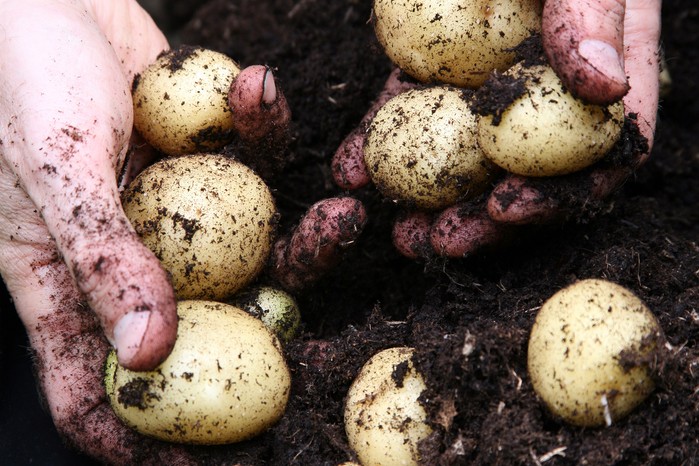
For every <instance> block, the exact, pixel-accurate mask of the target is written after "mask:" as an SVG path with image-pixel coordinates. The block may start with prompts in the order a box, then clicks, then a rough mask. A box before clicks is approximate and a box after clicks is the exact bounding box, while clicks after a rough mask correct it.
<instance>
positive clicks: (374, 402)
mask: <svg viewBox="0 0 699 466" xmlns="http://www.w3.org/2000/svg"><path fill="white" fill-rule="evenodd" d="M662 338H663V337H662V330H661V328H660V325H659V324H658V321H657V320H656V318H655V317H654V315H653V313H652V312H651V311H650V310H649V309H648V307H647V306H646V305H645V304H644V303H643V302H642V301H641V300H640V299H639V298H638V297H637V296H635V295H634V294H633V293H632V292H631V291H629V290H627V289H625V288H624V287H622V286H620V285H617V284H615V283H612V282H610V281H606V280H599V279H587V280H581V281H577V282H574V283H573V284H571V285H569V286H567V287H566V288H564V289H562V290H560V291H558V292H557V293H555V294H554V295H553V296H551V297H550V298H549V299H548V300H547V301H546V302H545V303H544V305H543V306H542V308H541V309H540V310H539V313H538V314H537V317H536V320H535V323H534V325H533V327H532V330H531V334H530V337H529V348H528V371H529V377H530V380H531V383H532V386H533V388H534V390H535V392H536V393H537V395H538V396H539V398H540V399H541V401H542V402H543V404H544V405H545V406H546V407H547V408H548V410H549V412H550V413H551V414H552V415H553V417H554V418H556V419H560V420H562V421H564V422H567V423H570V424H572V425H576V426H582V427H600V426H604V425H607V426H609V425H611V424H612V423H613V422H616V421H618V420H619V419H621V418H623V417H624V416H626V415H627V414H629V413H630V412H631V411H632V410H633V409H634V408H636V407H637V406H638V405H639V404H641V403H642V402H643V401H644V400H645V399H646V398H647V397H648V395H649V394H650V393H651V392H652V391H653V388H654V383H653V378H652V373H651V372H652V370H651V368H650V366H651V364H652V361H653V359H654V357H655V355H656V352H657V350H658V345H659V343H660V342H661V341H662ZM413 354H414V350H413V349H412V348H404V347H399V348H389V349H387V350H384V351H381V352H379V353H377V354H376V355H374V356H373V357H372V358H371V359H370V360H369V361H368V362H367V363H366V365H365V366H364V367H363V368H362V370H361V371H360V373H359V376H358V377H357V378H356V379H355V381H354V383H353V384H352V387H351V388H350V390H349V393H348V395H347V398H346V400H345V403H346V404H345V413H344V416H345V417H344V420H345V430H346V432H347V437H348V440H349V443H350V446H351V447H352V448H353V450H354V451H355V453H356V454H357V457H358V458H359V461H360V463H361V464H362V465H364V466H367V465H383V464H402V465H415V466H417V465H418V464H419V461H420V455H419V443H420V441H422V440H425V439H426V438H427V437H428V436H429V435H430V434H431V433H432V428H431V427H430V425H429V423H428V420H427V415H426V412H425V409H424V407H423V406H422V405H421V404H420V402H419V398H420V396H421V394H422V392H423V391H424V390H425V388H426V385H425V380H424V378H423V376H422V375H421V374H420V373H419V372H418V371H417V370H416V369H415V367H414V365H413V363H412V356H413Z"/></svg>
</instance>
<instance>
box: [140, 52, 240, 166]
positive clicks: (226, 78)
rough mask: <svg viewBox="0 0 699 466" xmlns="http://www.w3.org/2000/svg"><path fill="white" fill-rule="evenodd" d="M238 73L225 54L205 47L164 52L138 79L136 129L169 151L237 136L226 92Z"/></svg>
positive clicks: (201, 148)
mask: <svg viewBox="0 0 699 466" xmlns="http://www.w3.org/2000/svg"><path fill="white" fill-rule="evenodd" d="M239 72H240V68H239V66H238V64H237V63H236V62H235V61H233V60H232V59H231V58H229V57H228V56H227V55H225V54H222V53H219V52H214V51H213V50H208V49H204V48H201V47H191V46H181V47H180V48H178V49H174V50H169V51H167V52H164V53H162V54H161V55H160V56H159V57H158V59H157V60H156V61H155V63H153V64H152V65H150V66H149V67H148V68H146V70H144V71H143V72H142V73H141V74H140V75H139V76H137V77H136V79H135V80H134V84H133V89H132V93H133V102H134V126H135V128H136V130H137V131H138V132H139V134H141V136H143V138H144V139H145V140H146V141H147V142H148V143H149V144H150V145H152V146H153V147H155V148H156V149H158V150H160V151H161V152H163V153H165V154H167V155H182V154H192V153H195V152H206V151H214V150H217V149H219V148H221V147H223V146H224V145H226V144H227V143H229V142H230V141H231V140H232V139H233V135H234V133H233V126H234V121H233V114H232V112H231V110H230V108H229V106H228V91H229V89H230V86H231V83H232V82H233V80H234V79H235V77H236V76H237V75H238V73H239Z"/></svg>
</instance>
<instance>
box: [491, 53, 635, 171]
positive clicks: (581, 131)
mask: <svg viewBox="0 0 699 466" xmlns="http://www.w3.org/2000/svg"><path fill="white" fill-rule="evenodd" d="M504 75H505V78H506V79H507V78H513V79H516V80H524V81H525V86H526V90H525V92H524V93H523V94H522V95H521V96H520V97H519V98H517V99H516V100H515V101H514V102H512V103H511V104H510V105H509V106H508V107H507V108H506V109H505V110H504V111H503V112H502V114H501V120H500V122H499V123H498V124H497V125H496V124H495V123H494V118H493V116H492V115H487V116H481V117H480V118H479V121H478V143H479V144H480V147H481V148H482V150H483V152H484V153H485V155H486V156H487V157H488V158H489V159H490V160H491V161H492V162H493V163H495V164H496V165H498V166H500V167H502V168H504V169H505V170H507V171H509V172H511V173H515V174H517V175H522V176H532V177H542V176H560V175H566V174H569V173H573V172H576V171H579V170H582V169H583V168H585V167H588V166H590V165H592V164H593V163H595V162H597V161H598V160H600V159H601V158H602V157H604V156H605V155H606V154H607V152H609V150H610V149H611V148H612V146H613V145H614V144H615V143H616V141H617V140H618V139H619V136H620V135H621V130H622V127H623V123H624V106H623V103H622V102H618V103H615V104H612V105H610V106H608V107H603V106H598V105H591V104H585V103H583V102H582V101H581V100H578V99H576V98H575V97H573V95H572V94H571V93H570V92H568V91H567V90H566V89H565V88H564V87H563V84H562V82H561V80H560V79H559V78H558V76H556V74H555V72H554V71H553V69H552V68H551V67H549V66H547V65H537V66H533V67H524V66H523V65H522V64H517V65H515V66H513V67H512V68H510V69H509V70H508V71H507V72H505V73H504ZM486 86H487V84H486Z"/></svg>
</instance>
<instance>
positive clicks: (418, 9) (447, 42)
mask: <svg viewBox="0 0 699 466" xmlns="http://www.w3.org/2000/svg"><path fill="white" fill-rule="evenodd" d="M374 18H375V19H374V29H375V31H376V37H377V38H378V40H379V42H380V43H381V45H382V46H383V48H384V50H385V52H386V55H388V57H389V58H390V59H391V60H392V61H393V62H394V63H395V64H396V65H398V67H400V68H401V69H402V70H403V71H405V72H406V73H408V74H409V75H411V76H413V77H414V78H415V79H418V80H419V81H422V82H435V81H436V82H442V83H447V84H453V85H456V86H460V87H471V88H475V87H478V86H480V85H481V84H483V82H484V81H485V80H486V78H487V77H488V74H489V73H490V72H491V71H493V70H500V71H504V70H505V69H507V68H509V67H510V66H512V64H513V63H514V60H515V54H514V52H513V51H512V48H513V47H515V46H516V45H518V44H519V43H520V42H522V40H524V39H526V38H527V37H529V36H530V35H531V34H532V33H535V32H539V31H540V30H541V7H540V5H539V2H538V0H496V1H487V2H486V1H482V0H479V1H470V2H445V1H440V0H432V1H418V0H375V1H374Z"/></svg>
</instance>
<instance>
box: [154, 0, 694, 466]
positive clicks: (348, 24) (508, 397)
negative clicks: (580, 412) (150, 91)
mask: <svg viewBox="0 0 699 466" xmlns="http://www.w3.org/2000/svg"><path fill="white" fill-rule="evenodd" d="M370 7H371V5H370V1H369V0H336V1H332V2H322V3H321V2H319V1H316V0H300V1H296V0H273V1H272V0H270V1H259V0H235V1H233V0H211V1H209V2H208V3H206V4H204V5H203V6H202V7H201V8H200V9H199V10H198V11H197V13H196V14H195V15H194V17H193V19H191V20H190V21H189V23H188V24H187V25H186V26H185V27H184V28H183V30H181V31H178V34H177V36H176V37H178V38H179V39H180V40H182V42H184V43H187V44H192V45H194V44H196V45H202V46H206V47H210V48H213V49H216V50H219V51H222V52H225V53H227V54H229V55H230V56H231V57H233V58H234V59H236V60H238V61H239V62H240V63H241V65H243V66H245V65H250V64H257V63H262V64H267V65H270V66H272V67H273V68H275V70H276V77H277V79H278V82H279V84H280V86H282V88H283V89H284V93H285V95H286V97H287V99H288V101H289V104H290V106H291V109H292V112H293V115H294V116H293V120H294V140H293V142H292V145H291V148H290V150H289V154H288V156H289V163H288V166H287V168H286V171H285V172H284V174H283V176H281V177H278V178H277V179H274V180H272V181H271V185H272V186H273V188H274V189H275V195H276V198H277V203H278V207H279V209H280V212H281V213H282V219H281V229H282V230H283V229H285V228H289V227H290V226H292V225H293V224H294V223H295V222H296V221H297V220H298V218H299V216H300V215H301V214H302V213H303V212H304V211H305V210H306V208H307V207H309V206H310V205H311V204H312V203H314V202H315V201H317V200H320V199H322V198H325V197H328V196H332V195H337V194H339V193H340V192H341V191H340V190H339V189H338V188H337V187H335V185H334V184H333V182H332V179H331V176H330V171H329V162H330V158H331V156H332V154H333V152H334V150H335V148H336V147H337V146H338V145H339V144H340V142H341V140H342V139H343V138H344V136H345V135H346V134H347V133H349V132H350V131H351V130H352V128H353V127H354V126H355V125H356V124H357V123H358V122H359V120H360V119H361V117H362V115H363V114H364V112H365V111H366V109H367V108H368V106H369V104H370V103H371V101H372V99H373V98H374V97H375V96H376V95H377V94H378V92H379V90H380V88H381V86H382V84H383V81H384V79H385V78H386V76H387V75H388V73H389V71H390V64H389V63H388V61H387V59H386V58H385V57H384V56H383V54H382V51H381V50H380V48H379V46H378V44H377V42H376V40H375V39H374V36H373V31H372V27H371V23H370V17H371V12H370ZM663 9H664V12H663V13H664V19H663V27H664V31H663V36H664V40H663V43H664V49H665V53H666V57H667V64H668V68H669V71H670V74H671V76H672V80H673V81H672V87H671V90H670V92H669V94H667V95H666V96H665V97H664V98H663V102H662V103H661V112H660V119H659V124H658V131H657V140H656V145H655V148H654V151H653V157H652V158H651V159H650V161H649V162H648V163H647V164H646V165H644V166H643V167H642V168H641V169H639V170H638V172H637V173H636V174H635V175H634V176H633V177H632V179H630V180H629V181H628V182H627V183H626V184H625V186H624V187H623V188H622V189H621V190H620V191H619V192H618V193H616V194H615V195H614V196H613V197H612V198H610V199H609V200H608V202H605V203H603V204H600V205H594V206H586V214H585V218H584V220H580V221H571V222H568V223H565V224H564V225H562V226H546V227H528V228H521V229H517V230H515V231H514V232H513V239H512V240H511V241H510V242H508V244H506V245H502V246H501V247H499V248H493V249H490V250H488V251H483V252H481V253H479V254H477V255H474V256H472V257H468V258H465V259H460V260H444V259H432V260H429V261H423V262H414V261H410V260H408V259H405V258H403V257H401V256H400V255H399V254H398V253H397V252H396V251H395V250H394V249H393V247H392V245H391V241H390V232H391V224H392V221H393V219H394V218H395V216H396V215H397V214H398V209H397V207H396V206H395V205H393V204H392V203H391V202H388V201H385V200H383V199H381V197H380V196H379V195H378V193H377V192H376V191H375V190H373V189H371V188H366V189H362V190H361V191H360V192H357V193H354V194H353V195H355V196H357V197H358V198H360V199H361V200H362V201H363V202H365V203H366V205H367V208H368V212H369V223H368V225H367V227H366V230H365V232H364V234H363V235H362V237H361V238H360V240H359V241H357V242H356V244H355V245H354V246H353V248H352V249H351V250H350V251H349V252H348V253H347V255H346V257H345V259H344V261H343V262H342V263H341V265H340V266H339V267H338V268H337V269H336V270H334V271H333V272H332V273H330V274H329V275H328V276H327V277H326V278H324V279H323V280H322V281H320V282H319V283H317V284H316V285H315V286H314V287H312V288H311V289H308V290H306V291H304V292H303V293H301V294H300V295H299V296H298V300H299V304H300V306H301V309H302V314H303V320H304V325H305V328H304V331H305V333H304V335H303V336H302V337H300V338H299V339H297V340H295V341H293V342H292V343H290V344H289V345H288V346H287V348H286V350H287V358H288V361H289V365H290V368H291V370H292V378H293V386H292V393H291V397H290V402H289V406H288V409H287V412H286V414H285V416H284V417H283V418H282V420H281V421H280V422H279V423H278V424H277V425H276V426H275V427H273V428H272V429H271V430H270V431H268V432H266V433H265V434H263V435H261V436H260V437H258V438H256V439H254V440H251V441H248V442H245V443H243V444H239V445H233V446H226V447H215V448H202V449H197V451H198V452H199V453H201V454H202V455H203V456H204V458H205V460H210V462H211V463H217V462H218V461H219V460H221V459H222V458H225V459H226V462H227V463H230V464H236V463H238V464H244V465H259V464H273V465H286V464H290V465H291V464H295V465H306V466H308V465H311V466H312V465H336V464H339V463H341V462H343V461H346V460H349V459H352V458H354V456H353V453H352V451H351V450H350V448H349V446H348V444H347V440H346V437H345V434H344V427H343V419H342V412H343V399H344V397H345V395H346V393H347V390H348V388H349V386H350V384H351V382H352V380H353V379H354V377H355V376H356V375H357V373H358V372H359V370H360V368H361V366H362V365H363V364H364V362H365V361H366V360H368V359H369V358H370V357H371V355H373V354H374V353H376V352H378V351H379V350H381V349H384V348H388V347H391V346H413V347H415V348H416V349H417V361H416V362H417V365H418V367H419V368H420V370H421V371H422V372H423V374H424V375H425V380H426V383H427V385H428V390H427V392H426V393H425V394H424V396H423V402H424V404H425V406H426V408H427V410H428V412H429V417H430V422H431V423H432V425H433V427H434V435H433V436H432V437H430V438H429V439H428V440H427V441H426V442H424V443H423V445H422V448H421V451H422V457H423V462H424V463H425V464H429V465H436V464H445V465H446V464H463V465H519V464H522V465H524V464H527V465H538V464H545V465H547V466H548V465H569V464H589V465H612V464H613V465H644V464H646V465H667V464H673V465H674V464H676V465H680V464H683V465H699V207H697V205H698V204H699V182H698V181H697V177H698V176H699V99H698V98H697V97H696V95H697V92H698V91H699V81H697V79H696V76H697V75H698V73H699V6H697V5H696V2H695V1H694V0H666V1H665V2H663ZM593 277H594V278H606V279H609V280H612V281H614V282H616V283H619V284H621V285H623V286H626V287H627V288H629V289H631V290H632V291H634V292H635V293H636V294H638V295H639V296H640V297H641V298H642V299H643V300H644V301H645V302H646V303H647V304H648V306H649V307H650V309H652V310H653V312H654V313H655V315H656V316H657V317H658V319H659V321H660V323H661V325H662V327H663V329H664V331H665V335H666V337H667V343H668V344H667V345H666V346H665V347H664V348H662V349H661V350H660V351H659V352H658V354H657V360H656V363H655V364H654V366H653V369H654V376H655V378H656V383H657V389H656V390H655V391H654V392H653V394H652V395H651V396H650V398H649V399H648V400H647V401H646V402H645V403H643V404H642V405H641V406H640V407H639V408H638V409H636V410H635V411H634V412H633V413H632V414H631V415H630V416H629V417H628V418H626V419H624V420H620V421H619V422H616V423H614V424H613V425H612V426H611V427H608V428H601V429H583V428H578V427H571V426H568V425H566V424H563V423H561V422H559V421H557V420H556V419H554V418H552V417H551V416H550V415H549V414H548V413H547V411H546V410H545V408H544V407H543V405H542V404H541V403H540V402H539V400H538V399H537V397H536V395H535V393H534V392H533V389H532V386H531V383H530V380H529V377H528V375H527V370H526V349H527V339H528V334H529V331H530V329H531V326H532V323H533V321H534V317H535V315H536V312H537V310H538V309H539V307H540V306H541V305H542V303H543V302H544V301H545V300H546V299H547V298H548V297H549V296H551V295H552V294H553V293H554V292H556V291H557V290H559V289H560V288H562V287H564V286H565V285H567V284H569V283H570V282H572V281H574V280H576V279H582V278H593ZM263 281H264V278H263ZM142 454H143V455H145V456H146V457H147V456H148V452H142Z"/></svg>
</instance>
